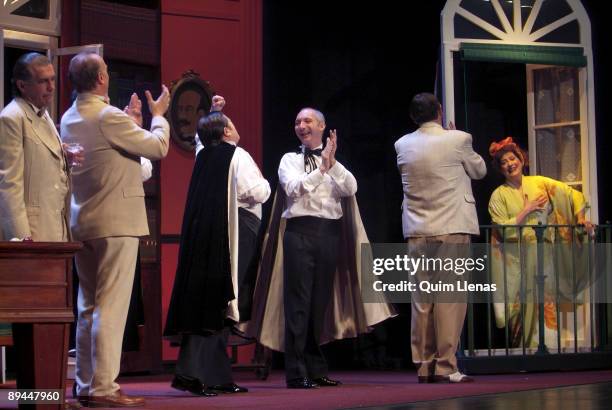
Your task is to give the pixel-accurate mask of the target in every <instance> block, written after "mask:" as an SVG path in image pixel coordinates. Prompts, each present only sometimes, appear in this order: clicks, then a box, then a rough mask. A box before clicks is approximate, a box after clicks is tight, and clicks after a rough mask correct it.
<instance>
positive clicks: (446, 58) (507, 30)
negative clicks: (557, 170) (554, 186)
mask: <svg viewBox="0 0 612 410" xmlns="http://www.w3.org/2000/svg"><path fill="white" fill-rule="evenodd" d="M500 1H503V0H490V3H491V5H492V6H493V8H494V9H495V12H496V14H497V17H498V19H499V21H500V23H501V26H502V27H503V30H500V29H498V28H497V27H495V26H493V25H492V24H490V23H488V22H486V21H485V20H484V19H482V18H480V17H478V16H476V15H474V14H473V13H471V12H469V11H468V10H465V9H463V8H462V7H461V0H447V2H446V5H445V6H444V9H443V10H442V13H441V17H440V20H441V25H440V26H441V27H440V28H441V38H442V47H441V53H442V55H441V58H440V59H441V61H442V87H443V95H442V105H443V108H444V113H445V118H444V121H445V123H446V124H448V123H449V122H450V121H452V122H455V114H456V113H455V95H454V89H455V84H454V70H453V52H457V51H459V50H460V47H461V43H479V44H506V45H508V44H514V45H529V46H548V47H582V49H583V50H584V55H585V57H586V60H587V65H586V67H585V68H586V72H585V75H586V79H585V83H586V101H587V104H586V111H587V112H586V119H587V121H586V123H587V127H588V136H587V137H586V138H585V139H584V140H583V141H582V143H583V144H585V143H586V145H587V146H586V147H583V148H582V152H583V153H584V152H586V153H587V155H586V156H584V157H583V158H582V161H583V163H585V162H586V168H585V167H584V166H583V169H588V173H587V174H586V175H583V180H585V181H588V187H585V188H586V191H587V192H588V193H589V194H590V198H589V203H590V206H591V208H590V219H591V220H592V221H593V222H595V223H598V222H599V208H598V200H597V193H598V191H597V150H596V128H595V80H594V78H595V77H594V74H593V47H592V42H591V22H590V20H589V17H588V15H587V12H586V10H585V9H584V7H583V5H582V3H580V1H579V0H566V2H567V4H568V5H569V6H570V8H571V9H572V12H571V13H570V14H569V15H567V16H565V17H562V18H561V19H559V20H557V21H555V22H552V23H550V24H548V25H546V26H544V27H542V28H540V29H538V30H535V31H533V30H532V28H533V24H534V22H535V20H536V16H537V14H538V13H539V11H540V8H541V6H542V3H543V2H544V1H545V0H535V1H534V3H533V7H532V11H531V15H530V16H529V17H528V19H527V21H526V22H525V25H524V26H523V22H522V16H521V12H520V8H521V2H520V0H514V1H513V2H512V4H513V19H512V21H509V19H508V18H507V16H506V14H505V12H504V11H503V8H502V6H501V3H500ZM455 15H460V16H462V17H463V18H465V19H466V20H468V21H469V22H471V23H472V24H474V25H476V26H478V27H479V28H480V29H482V30H484V31H486V32H488V33H490V34H491V36H492V38H493V39H490V40H482V39H473V38H457V37H455V26H454V19H455ZM576 20H577V21H578V23H579V27H580V43H579V44H565V43H544V42H539V41H538V40H539V39H540V38H542V37H544V36H545V35H547V34H549V33H550V32H552V31H554V30H555V29H557V28H559V27H561V26H563V25H565V24H568V23H572V22H573V21H576ZM582 114H583V112H581V115H582Z"/></svg>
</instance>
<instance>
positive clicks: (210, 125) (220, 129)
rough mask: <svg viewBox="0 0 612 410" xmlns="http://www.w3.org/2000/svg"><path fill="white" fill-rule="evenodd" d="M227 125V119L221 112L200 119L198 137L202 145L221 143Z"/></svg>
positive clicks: (214, 112)
mask: <svg viewBox="0 0 612 410" xmlns="http://www.w3.org/2000/svg"><path fill="white" fill-rule="evenodd" d="M227 125H228V119H227V117H226V116H225V115H224V114H223V113H222V112H219V111H213V112H211V113H208V114H207V115H205V116H203V117H202V118H200V121H198V137H199V138H200V141H202V144H204V145H205V146H207V145H216V144H218V143H219V142H221V139H222V138H223V134H224V131H225V127H227Z"/></svg>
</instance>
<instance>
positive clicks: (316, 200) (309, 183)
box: [278, 147, 357, 219]
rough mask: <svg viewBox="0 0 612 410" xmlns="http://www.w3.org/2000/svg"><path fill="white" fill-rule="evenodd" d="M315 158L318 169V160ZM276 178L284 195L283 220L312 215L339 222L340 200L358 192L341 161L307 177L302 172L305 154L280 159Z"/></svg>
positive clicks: (351, 175)
mask: <svg viewBox="0 0 612 410" xmlns="http://www.w3.org/2000/svg"><path fill="white" fill-rule="evenodd" d="M318 148H321V147H318ZM314 158H315V162H316V164H317V166H319V165H320V164H321V161H322V159H321V157H320V156H315V157H314ZM278 179H279V183H280V185H281V187H282V188H283V189H284V190H285V193H286V194H287V207H286V208H285V210H284V211H283V215H282V216H283V218H295V217H298V216H315V217H318V218H325V219H340V218H341V217H342V204H341V203H340V198H342V197H345V196H351V195H355V192H357V181H356V180H355V177H354V176H353V174H351V173H350V171H349V170H347V169H346V168H345V167H344V166H343V165H342V164H341V163H340V162H338V161H336V163H335V164H334V166H333V167H331V168H330V169H329V170H328V171H327V172H326V173H325V174H322V173H321V171H319V168H317V169H315V170H314V171H312V172H311V173H310V174H307V173H306V171H305V170H304V155H303V154H298V153H296V152H289V153H287V154H285V155H284V156H283V158H282V159H281V162H280V165H279V167H278Z"/></svg>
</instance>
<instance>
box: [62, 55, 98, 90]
mask: <svg viewBox="0 0 612 410" xmlns="http://www.w3.org/2000/svg"><path fill="white" fill-rule="evenodd" d="M104 67H105V64H104V60H102V57H100V56H99V55H97V54H96V53H92V52H84V53H79V54H77V55H75V56H74V57H72V60H70V67H69V68H68V78H70V81H71V82H72V85H73V86H74V88H75V89H76V91H77V92H78V93H84V92H90V91H92V90H93V89H95V88H96V86H97V85H98V76H99V74H100V72H101V71H102V69H103V68H104Z"/></svg>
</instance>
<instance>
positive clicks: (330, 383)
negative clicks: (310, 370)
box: [312, 376, 342, 387]
mask: <svg viewBox="0 0 612 410" xmlns="http://www.w3.org/2000/svg"><path fill="white" fill-rule="evenodd" d="M312 381H313V382H315V383H316V384H318V385H319V386H321V387H326V386H330V387H333V386H339V385H341V384H342V382H341V381H340V380H332V379H328V378H327V376H323V377H319V378H316V379H312Z"/></svg>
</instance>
